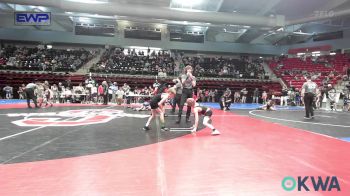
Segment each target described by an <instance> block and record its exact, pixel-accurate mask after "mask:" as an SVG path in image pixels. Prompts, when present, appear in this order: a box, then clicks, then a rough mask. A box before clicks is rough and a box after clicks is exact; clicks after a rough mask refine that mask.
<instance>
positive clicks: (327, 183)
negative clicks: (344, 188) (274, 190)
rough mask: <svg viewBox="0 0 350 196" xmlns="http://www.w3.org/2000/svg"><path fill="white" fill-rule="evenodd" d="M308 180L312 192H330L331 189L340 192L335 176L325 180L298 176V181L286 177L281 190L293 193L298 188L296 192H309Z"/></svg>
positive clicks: (319, 177)
mask: <svg viewBox="0 0 350 196" xmlns="http://www.w3.org/2000/svg"><path fill="white" fill-rule="evenodd" d="M309 179H310V180H311V185H312V187H313V190H314V191H332V190H333V189H335V190H337V191H340V185H339V182H338V179H337V177H336V176H331V177H330V176H327V177H326V179H322V177H321V176H318V177H317V178H316V177H314V176H304V177H302V176H298V181H296V180H295V178H293V177H291V176H287V177H285V178H283V180H282V188H283V189H284V190H286V191H293V190H294V189H295V188H296V187H298V191H303V190H304V191H310V188H309V186H310V183H309V184H308V183H307V182H308V181H309ZM308 185H309V186H308Z"/></svg>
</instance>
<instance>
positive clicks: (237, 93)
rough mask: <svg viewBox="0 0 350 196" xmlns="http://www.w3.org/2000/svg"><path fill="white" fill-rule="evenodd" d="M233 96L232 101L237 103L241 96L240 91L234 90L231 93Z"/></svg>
mask: <svg viewBox="0 0 350 196" xmlns="http://www.w3.org/2000/svg"><path fill="white" fill-rule="evenodd" d="M233 98H234V100H233V101H234V103H239V101H240V98H241V93H240V92H239V91H236V92H235V94H234V95H233Z"/></svg>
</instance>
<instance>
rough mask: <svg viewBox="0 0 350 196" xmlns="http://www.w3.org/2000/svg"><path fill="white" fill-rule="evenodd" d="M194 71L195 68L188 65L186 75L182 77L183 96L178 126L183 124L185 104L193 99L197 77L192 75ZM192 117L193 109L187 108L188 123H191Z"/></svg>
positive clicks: (185, 69) (185, 70)
mask: <svg viewBox="0 0 350 196" xmlns="http://www.w3.org/2000/svg"><path fill="white" fill-rule="evenodd" d="M192 71H193V68H192V67H191V66H190V65H187V66H186V67H185V68H184V72H185V74H183V75H182V76H181V83H182V95H181V101H180V106H179V114H178V120H177V121H176V123H177V124H179V123H180V122H181V115H182V110H183V107H184V104H185V103H186V101H187V99H188V98H192V97H193V88H194V87H195V86H196V77H194V76H193V75H192ZM190 115H191V107H190V106H187V112H186V122H190Z"/></svg>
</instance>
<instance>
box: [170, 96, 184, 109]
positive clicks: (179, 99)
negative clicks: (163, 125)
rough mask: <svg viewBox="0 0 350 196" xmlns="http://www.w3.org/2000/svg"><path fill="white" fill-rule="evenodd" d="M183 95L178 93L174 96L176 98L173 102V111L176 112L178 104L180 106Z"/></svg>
mask: <svg viewBox="0 0 350 196" xmlns="http://www.w3.org/2000/svg"><path fill="white" fill-rule="evenodd" d="M181 97H182V94H178V93H176V95H175V97H174V99H173V104H172V107H173V109H172V112H175V109H176V105H177V107H179V108H180V103H181Z"/></svg>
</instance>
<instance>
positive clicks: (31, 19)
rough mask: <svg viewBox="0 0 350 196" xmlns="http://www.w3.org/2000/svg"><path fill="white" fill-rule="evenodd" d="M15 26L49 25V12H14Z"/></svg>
mask: <svg viewBox="0 0 350 196" xmlns="http://www.w3.org/2000/svg"><path fill="white" fill-rule="evenodd" d="M15 24H16V25H50V24H51V13H50V12H15Z"/></svg>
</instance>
